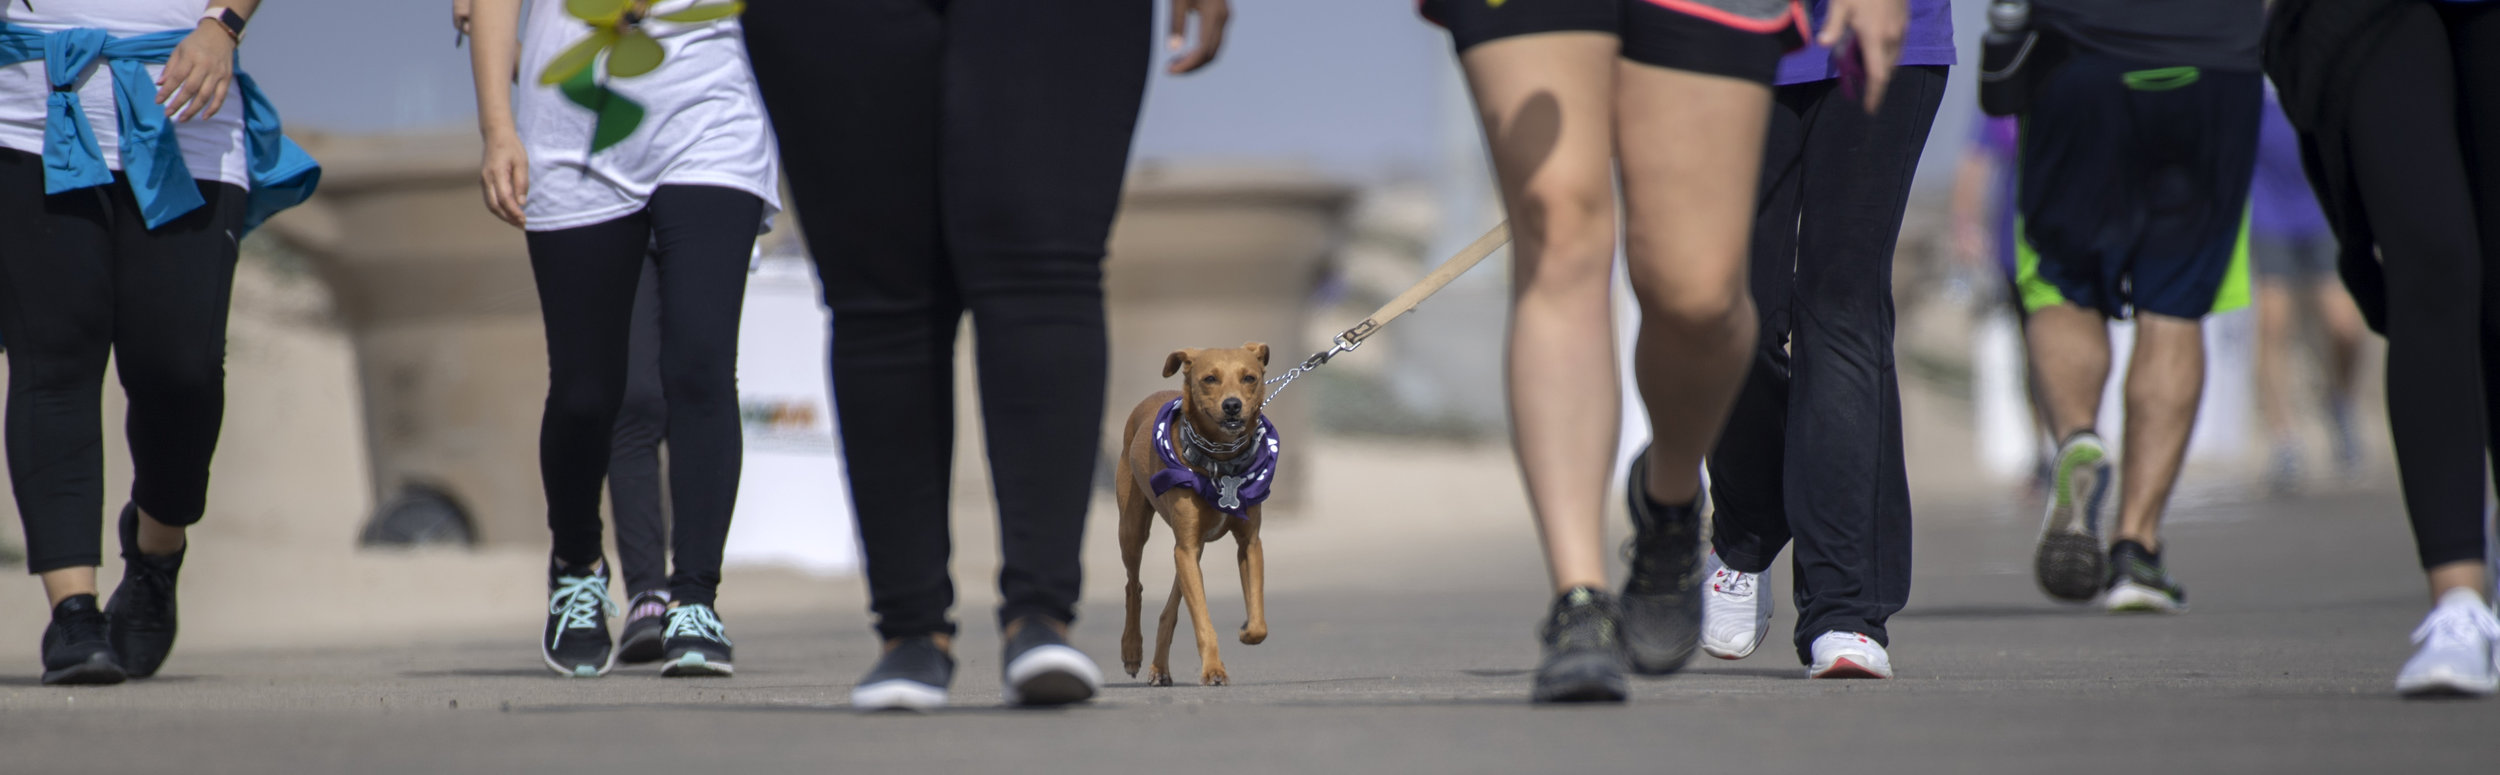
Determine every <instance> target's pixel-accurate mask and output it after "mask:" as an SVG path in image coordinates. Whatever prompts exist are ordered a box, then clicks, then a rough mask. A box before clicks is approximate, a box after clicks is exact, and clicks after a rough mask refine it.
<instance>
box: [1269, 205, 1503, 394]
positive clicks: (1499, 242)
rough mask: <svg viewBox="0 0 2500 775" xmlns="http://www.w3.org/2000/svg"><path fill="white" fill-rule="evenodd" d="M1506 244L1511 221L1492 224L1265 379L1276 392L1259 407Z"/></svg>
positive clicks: (1357, 345)
mask: <svg viewBox="0 0 2500 775" xmlns="http://www.w3.org/2000/svg"><path fill="white" fill-rule="evenodd" d="M1509 242H1510V222H1509V221H1503V222H1501V223H1499V224H1496V225H1494V227H1493V230H1492V231H1488V232H1485V233H1484V236H1482V237H1477V238H1476V241H1475V242H1471V243H1468V244H1467V247H1466V248H1464V249H1462V250H1460V251H1458V255H1454V256H1451V257H1450V260H1448V261H1443V262H1441V266H1440V267H1438V268H1435V269H1433V270H1432V274H1428V275H1424V279H1422V280H1420V281H1417V282H1416V283H1415V285H1414V286H1413V287H1410V288H1407V289H1406V292H1405V293H1400V294H1398V297H1397V298H1394V299H1390V300H1389V303H1387V304H1383V305H1380V309H1376V310H1373V311H1372V314H1371V317H1367V318H1364V319H1363V322H1361V323H1356V324H1354V327H1353V328H1349V329H1346V330H1345V332H1344V333H1340V334H1338V335H1337V338H1335V339H1333V340H1330V342H1329V345H1328V349H1325V350H1321V351H1319V352H1317V353H1313V354H1312V355H1311V357H1309V358H1306V359H1303V361H1302V363H1301V364H1300V365H1297V366H1295V367H1293V368H1290V369H1286V370H1285V373H1284V374H1283V375H1282V376H1278V377H1275V378H1273V379H1270V380H1268V384H1272V385H1275V386H1276V390H1275V391H1274V392H1271V393H1268V394H1267V400H1265V401H1261V402H1260V406H1266V405H1267V404H1269V403H1273V402H1275V401H1276V396H1277V395H1278V394H1281V393H1283V392H1285V387H1286V386H1288V385H1292V384H1293V381H1294V380H1297V379H1301V378H1302V377H1303V376H1304V375H1307V374H1310V373H1311V370H1313V369H1317V368H1319V367H1320V366H1321V365H1322V364H1326V363H1327V362H1328V361H1329V360H1330V359H1332V358H1335V357H1337V356H1339V355H1343V354H1345V353H1350V352H1354V348H1357V347H1361V346H1363V340H1366V339H1370V338H1371V337H1372V335H1373V334H1376V333H1379V332H1380V327H1381V326H1386V325H1388V324H1389V321H1392V320H1396V319H1398V316H1399V315H1404V314H1406V313H1408V312H1411V311H1413V310H1414V309H1415V308H1416V307H1417V306H1420V305H1422V304H1423V303H1424V300H1425V299H1429V298H1432V295H1433V294H1435V293H1439V292H1441V289H1442V288H1444V287H1447V286H1448V285H1449V284H1450V281H1451V280H1456V279H1458V276H1459V275H1463V274H1466V273H1467V270H1469V269H1473V268H1475V266H1476V264H1478V263H1481V262H1483V261H1484V257H1485V256H1490V255H1493V251H1495V250H1499V249H1501V247H1502V246H1503V245H1505V244H1508V243H1509Z"/></svg>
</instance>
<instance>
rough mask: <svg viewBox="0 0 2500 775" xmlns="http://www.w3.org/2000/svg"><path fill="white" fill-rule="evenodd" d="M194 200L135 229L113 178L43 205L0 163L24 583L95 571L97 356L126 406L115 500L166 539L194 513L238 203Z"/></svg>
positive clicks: (226, 188)
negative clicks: (124, 463)
mask: <svg viewBox="0 0 2500 775" xmlns="http://www.w3.org/2000/svg"><path fill="white" fill-rule="evenodd" d="M199 187H200V196H201V198H203V199H205V200H207V204H204V205H202V206H201V207H200V208H199V209H196V210H193V211H191V212H189V213H187V214H184V215H183V216H182V217H180V218H177V219H174V221H173V222H171V223H167V224H165V225H164V226H162V227H159V228H156V229H149V228H148V227H147V224H146V221H145V219H144V218H142V217H141V216H140V214H139V206H138V202H137V200H135V199H133V198H132V197H131V194H130V185H129V183H128V182H127V180H126V179H125V178H123V177H122V174H121V173H119V172H116V173H113V182H112V183H111V184H108V185H103V186H97V187H94V188H84V189H79V190H76V191H69V192H64V193H61V194H57V195H52V196H46V195H44V193H43V159H42V157H40V156H36V155H33V154H26V153H20V152H17V151H12V150H0V338H5V339H6V340H7V341H8V343H9V408H8V452H9V481H10V484H11V485H13V486H14V487H15V490H16V494H17V511H18V519H19V520H20V521H21V522H22V523H23V524H24V525H25V527H26V568H27V570H29V571H31V572H35V573H42V572H44V571H48V570H56V569H60V568H71V567H79V566H90V565H99V564H102V562H103V557H102V551H101V546H102V521H101V520H102V519H103V516H104V429H103V427H102V419H103V412H104V408H103V398H104V364H105V360H106V358H107V357H108V356H111V357H112V359H113V363H114V366H115V367H116V369H117V370H118V371H119V372H120V374H121V383H122V391H123V392H124V393H125V394H127V395H128V396H129V399H130V408H129V416H128V418H127V420H126V421H125V424H126V427H125V428H124V432H125V434H126V435H127V436H128V439H129V443H130V460H131V470H132V472H133V474H134V476H133V479H132V481H131V485H130V499H131V500H132V501H133V502H135V503H137V504H139V509H140V510H141V511H144V512H147V515H148V516H149V517H151V518H153V519H155V520H156V521H158V522H162V523H165V524H168V525H189V524H192V523H195V522H198V521H199V520H200V514H201V512H202V511H203V510H205V509H206V504H207V501H208V464H209V458H210V457H211V456H212V455H214V454H216V451H217V432H218V428H219V426H220V425H221V424H222V423H223V422H224V419H225V412H226V307H227V304H228V302H229V301H230V300H231V299H232V298H233V295H234V267H235V253H236V234H237V233H238V231H239V230H240V229H241V228H242V224H243V202H244V198H245V192H244V190H243V189H242V188H241V187H239V186H235V185H232V184H227V183H214V182H204V183H200V184H199ZM136 551H138V547H135V546H125V547H122V553H123V554H124V555H128V554H130V553H132V552H136Z"/></svg>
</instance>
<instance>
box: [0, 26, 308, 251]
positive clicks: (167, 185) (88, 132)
mask: <svg viewBox="0 0 2500 775" xmlns="http://www.w3.org/2000/svg"><path fill="white" fill-rule="evenodd" d="M190 34H191V31H190V30H168V31H165V32H158V33H151V34H147V35H138V36H134V37H128V38H116V37H113V36H111V35H107V34H105V32H104V31H103V30H99V29H93V28H79V29H70V30H61V31H59V32H48V33H47V32H41V31H37V30H31V29H27V28H24V27H20V26H17V25H14V24H8V23H5V22H0V65H13V64H17V63H19V62H31V61H34V60H37V59H41V60H43V69H44V77H45V78H46V79H47V80H49V81H50V82H51V84H52V93H51V95H50V96H49V97H47V98H45V102H44V116H45V117H44V126H43V192H44V193H45V194H47V195H49V194H58V193H61V192H64V191H76V190H78V189H82V188H87V187H90V186H101V185H104V184H107V183H111V182H113V171H112V170H111V169H110V168H108V167H106V166H105V165H104V151H103V149H102V147H101V146H100V145H99V144H98V143H97V142H96V138H95V128H94V127H91V126H89V125H88V124H87V112H86V110H85V108H84V107H83V106H81V105H80V104H79V99H78V90H77V89H75V88H72V85H73V84H75V83H76V82H77V80H78V74H79V73H82V72H85V71H86V70H87V66H88V65H90V64H92V63H94V62H96V61H98V60H101V61H103V62H104V65H105V69H106V71H107V72H109V73H111V75H112V77H113V97H114V102H115V103H116V104H115V106H114V113H115V115H116V116H118V117H119V119H120V122H121V148H120V150H121V154H120V155H121V163H122V173H123V174H124V175H125V176H127V177H128V178H129V179H130V193H131V194H132V196H133V197H134V198H136V199H137V200H138V202H139V212H140V213H141V214H142V215H144V216H146V217H147V222H148V228H150V229H153V228H156V227H159V226H163V225H165V224H166V223H167V222H169V221H172V220H173V219H175V218H180V217H182V215H183V214H184V213H188V212H191V211H192V210H195V209H198V208H199V207H200V205H202V204H205V202H204V201H203V200H201V198H200V189H199V185H198V184H197V183H196V182H195V181H194V179H193V178H192V177H191V166H190V165H189V164H186V163H184V162H183V160H182V145H181V143H180V142H179V141H177V140H176V139H175V138H174V120H173V119H172V118H171V117H168V116H166V115H165V111H163V110H161V109H158V108H157V105H156V83H155V81H154V79H151V78H149V77H148V71H147V67H146V65H148V64H151V63H162V62H164V61H165V58H166V57H168V56H171V55H173V53H174V47H175V46H176V45H179V44H181V43H182V39H183V38H185V37H188V36H190ZM234 83H235V87H236V89H235V95H236V96H238V97H240V98H241V99H242V100H243V129H244V134H245V135H246V141H247V142H248V143H249V145H248V146H247V150H248V153H247V158H248V159H249V161H250V164H251V181H252V191H251V198H250V199H249V200H248V204H247V205H246V210H245V213H244V217H243V233H246V234H248V233H250V232H251V230H252V229H253V228H254V227H257V226H259V225H260V224H261V222H262V221H266V220H268V219H269V216H271V215H273V214H276V213H277V212H278V211H280V210H284V209H287V208H289V207H294V206H296V205H298V204H302V203H303V201H304V200H305V199H306V198H307V197H310V196H312V193H313V186H314V185H315V184H317V183H319V182H320V180H321V166H320V165H318V164H315V163H314V162H313V159H312V156H311V155H310V154H306V153H304V149H302V148H299V147H297V146H296V145H295V142H294V141H292V140H288V139H286V135H284V134H281V133H280V131H279V128H278V109H277V107H276V106H275V105H271V104H270V102H269V98H268V97H267V96H265V95H263V94H261V91H260V87H259V86H258V85H256V84H254V83H252V77H251V76H249V75H246V74H244V73H243V71H242V70H240V69H237V70H236V71H235V73H234Z"/></svg>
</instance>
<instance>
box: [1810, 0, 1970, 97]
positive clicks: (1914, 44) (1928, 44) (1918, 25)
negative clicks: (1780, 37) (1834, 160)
mask: <svg viewBox="0 0 2500 775" xmlns="http://www.w3.org/2000/svg"><path fill="white" fill-rule="evenodd" d="M1824 2H1825V0H1813V2H1811V3H1808V4H1807V6H1806V18H1807V19H1810V20H1812V21H1813V22H1814V29H1813V30H1808V31H1807V33H1806V35H1807V37H1806V47H1805V48H1802V49H1798V50H1796V51H1792V52H1789V54H1788V56H1787V57H1786V58H1783V59H1781V60H1780V74H1779V80H1778V81H1777V83H1778V84H1779V85H1781V86H1786V85H1788V84H1792V83H1807V82H1811V81H1820V80H1824V79H1827V78H1838V77H1840V68H1837V67H1833V66H1832V50H1831V49H1828V48H1824V47H1822V46H1819V45H1815V43H1814V37H1813V36H1814V33H1815V32H1817V31H1820V30H1821V29H1822V27H1823V5H1824ZM1901 64H1904V65H1950V64H1954V58H1953V5H1952V3H1950V2H1948V0H1910V28H1909V29H1908V30H1907V31H1906V32H1905V33H1904V34H1903V35H1902V38H1901Z"/></svg>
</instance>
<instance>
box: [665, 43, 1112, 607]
mask: <svg viewBox="0 0 2500 775" xmlns="http://www.w3.org/2000/svg"><path fill="white" fill-rule="evenodd" d="M1153 17H1154V14H1153V5H1152V4H1151V3H1150V2H1149V0H1056V1H1055V2H1048V3H1040V2H1032V1H1031V0H850V1H848V2H821V0H756V1H755V2H753V3H752V4H751V5H750V7H749V9H748V11H747V15H746V21H745V28H746V36H747V49H748V53H749V57H750V59H751V61H752V62H753V63H754V67H755V80H756V83H757V85H758V86H759V87H760V88H761V89H762V91H763V95H764V103H765V106H766V108H767V109H768V110H769V111H770V112H771V114H772V118H773V126H774V129H775V131H776V132H777V133H778V134H779V136H780V137H781V139H782V145H781V154H782V155H781V158H782V161H783V162H784V163H785V164H786V165H787V169H788V170H789V178H790V188H791V193H792V194H793V195H794V196H795V197H796V198H797V205H798V208H797V209H798V212H799V213H800V216H801V218H802V221H803V225H804V226H805V232H806V235H807V239H808V249H809V252H810V253H812V254H813V255H814V258H815V261H816V270H817V274H818V277H819V279H821V280H822V282H823V285H824V291H825V302H826V303H827V304H828V305H829V306H830V307H831V308H832V310H833V321H834V323H833V358H832V360H833V385H834V391H833V392H834V401H835V410H836V412H837V413H838V414H839V416H840V423H839V424H840V427H841V432H842V443H843V449H844V453H845V458H846V465H847V466H848V467H849V471H850V485H851V497H852V504H853V507H854V510H855V512H856V513H857V515H858V519H859V534H860V543H861V546H862V547H863V549H864V550H865V552H864V554H865V558H866V564H867V572H868V593H869V598H870V608H871V609H872V610H874V611H875V613H876V615H877V618H878V621H877V631H878V632H879V633H880V634H882V635H883V636H885V637H887V638H895V637H904V636H912V635H921V634H927V633H939V632H949V633H951V632H953V631H954V624H953V623H952V622H950V621H949V620H948V619H947V609H948V608H950V607H952V606H953V604H954V601H955V590H954V583H953V581H952V580H951V579H950V578H949V577H948V574H947V556H948V552H949V546H948V544H949V538H948V531H947V513H948V508H947V494H948V479H949V477H950V475H951V470H950V469H951V468H952V466H953V462H954V450H953V443H954V432H955V417H954V414H955V386H954V358H953V354H954V350H955V336H956V329H957V327H958V325H959V324H960V321H961V319H962V317H963V315H964V314H965V313H966V312H970V313H971V315H972V321H973V325H975V326H978V327H979V334H980V335H979V338H978V340H977V349H976V351H975V353H974V358H975V360H976V362H977V365H978V374H979V379H980V385H979V387H980V390H981V410H982V417H983V419H984V420H985V426H986V428H987V429H988V433H989V445H988V446H989V449H990V450H991V454H990V475H991V480H992V481H993V483H994V484H995V486H996V489H997V498H998V517H999V543H1000V553H1001V555H1002V559H1003V563H1002V565H1001V568H1000V570H999V579H998V585H999V592H1000V594H1001V597H1002V598H1003V601H1004V602H1003V605H1002V606H1001V608H1000V610H999V617H1000V621H1001V622H1002V623H1004V622H1008V621H1013V620H1014V619H1017V618H1021V617H1024V616H1028V615H1038V616H1045V617H1049V618H1051V619H1056V620H1059V621H1062V622H1066V621H1073V620H1074V618H1075V615H1076V612H1075V604H1076V599H1077V593H1078V587H1079V585H1080V583H1081V581H1082V579H1083V574H1082V569H1081V568H1080V567H1079V565H1078V552H1079V549H1080V547H1081V546H1082V543H1083V539H1084V533H1085V512H1086V508H1087V506H1088V504H1089V501H1090V500H1091V497H1092V490H1093V479H1094V477H1093V473H1094V464H1095V455H1096V454H1097V453H1098V451H1099V447H1100V440H1101V436H1102V413H1103V381H1104V378H1105V373H1104V369H1105V365H1104V364H1105V358H1106V354H1105V350H1106V348H1107V344H1106V338H1105V334H1104V330H1103V306H1102V304H1103V302H1102V258H1103V250H1104V243H1105V242H1106V240H1107V239H1108V238H1109V235H1110V229H1111V219H1112V215H1113V213H1114V212H1115V211H1116V209H1117V208H1118V205H1119V200H1120V184H1121V181H1122V178H1123V175H1124V173H1125V172H1126V166H1127V161H1128V150H1129V137H1130V133H1131V132H1132V131H1133V130H1134V129H1135V128H1136V123H1137V110H1138V105H1139V102H1140V100H1141V99H1142V97H1143V95H1144V93H1145V86H1146V71H1147V66H1148V57H1149V54H1150V45H1149V44H1150V42H1151V40H1152V38H1153V35H1152V27H1153ZM675 398H676V397H675V394H674V393H672V394H671V395H670V399H671V401H672V406H673V404H674V401H675ZM681 518H682V517H681Z"/></svg>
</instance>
